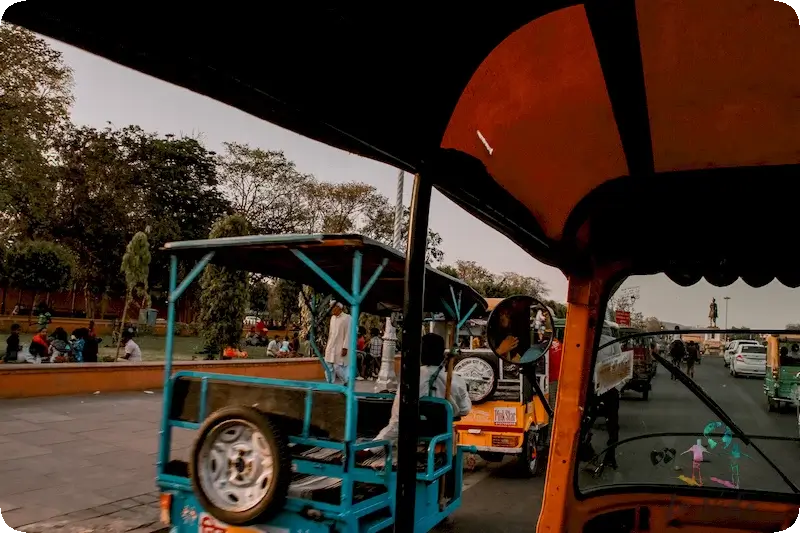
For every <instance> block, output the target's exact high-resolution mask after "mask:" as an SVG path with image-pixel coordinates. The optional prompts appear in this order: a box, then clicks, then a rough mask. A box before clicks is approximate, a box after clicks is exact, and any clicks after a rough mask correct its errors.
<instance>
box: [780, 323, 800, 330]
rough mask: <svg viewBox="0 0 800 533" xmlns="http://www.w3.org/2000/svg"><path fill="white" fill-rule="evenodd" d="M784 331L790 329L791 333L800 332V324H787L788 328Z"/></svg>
mask: <svg viewBox="0 0 800 533" xmlns="http://www.w3.org/2000/svg"><path fill="white" fill-rule="evenodd" d="M783 329H788V330H791V331H800V324H798V323H796V322H795V323H790V324H786V327H785V328H783Z"/></svg>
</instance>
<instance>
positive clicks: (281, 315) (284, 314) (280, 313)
mask: <svg viewBox="0 0 800 533" xmlns="http://www.w3.org/2000/svg"><path fill="white" fill-rule="evenodd" d="M271 289H272V290H271V291H270V303H271V304H272V305H271V306H270V311H271V315H272V318H273V319H274V320H275V321H276V322H278V323H279V324H281V325H283V326H286V327H287V328H288V327H289V324H290V323H291V322H292V321H293V320H297V319H299V316H300V306H299V300H298V295H299V293H300V285H298V284H297V283H295V282H293V281H289V280H285V279H277V280H275V282H274V283H273V284H272V287H271Z"/></svg>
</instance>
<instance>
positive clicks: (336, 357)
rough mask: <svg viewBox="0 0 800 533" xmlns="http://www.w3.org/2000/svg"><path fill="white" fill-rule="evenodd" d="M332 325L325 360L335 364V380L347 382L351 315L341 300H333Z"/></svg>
mask: <svg viewBox="0 0 800 533" xmlns="http://www.w3.org/2000/svg"><path fill="white" fill-rule="evenodd" d="M332 303H333V306H332V307H331V326H330V328H329V330H328V343H327V344H326V345H325V362H326V363H328V364H329V365H332V366H333V372H334V374H333V381H334V382H335V381H336V378H339V379H341V380H342V383H344V384H347V350H348V348H349V346H350V320H351V318H350V315H348V314H347V313H345V312H344V306H343V305H342V304H341V303H340V302H332Z"/></svg>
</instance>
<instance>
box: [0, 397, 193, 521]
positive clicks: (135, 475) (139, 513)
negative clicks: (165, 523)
mask: <svg viewBox="0 0 800 533" xmlns="http://www.w3.org/2000/svg"><path fill="white" fill-rule="evenodd" d="M160 409H161V394H160V393H158V392H157V393H155V394H146V393H144V392H141V393H126V394H105V395H92V396H81V397H59V398H37V399H26V400H3V401H2V402H0V510H2V513H3V518H4V519H5V521H6V523H7V524H8V525H10V526H11V527H15V528H17V529H20V526H23V527H22V528H21V530H22V531H25V532H26V533H36V532H38V531H51V530H54V529H56V528H58V529H59V530H60V531H62V532H65V533H66V532H68V531H71V530H73V528H70V527H68V526H69V525H78V524H79V525H80V526H81V529H80V531H82V532H89V531H98V532H99V531H115V532H116V531H120V532H123V531H137V532H139V531H142V532H144V531H152V530H158V529H160V526H159V524H158V523H157V522H158V502H157V498H158V493H157V492H155V491H156V486H155V480H154V473H155V460H156V452H157V447H158V441H157V438H158V427H157V426H158V421H159V417H160ZM176 433H177V434H176V435H175V438H174V447H175V449H176V450H179V451H181V452H182V451H183V450H186V449H188V446H189V445H190V442H189V438H190V437H191V435H183V434H182V433H184V432H176ZM90 526H94V528H92V527H90ZM101 526H102V527H101ZM75 531H78V530H75Z"/></svg>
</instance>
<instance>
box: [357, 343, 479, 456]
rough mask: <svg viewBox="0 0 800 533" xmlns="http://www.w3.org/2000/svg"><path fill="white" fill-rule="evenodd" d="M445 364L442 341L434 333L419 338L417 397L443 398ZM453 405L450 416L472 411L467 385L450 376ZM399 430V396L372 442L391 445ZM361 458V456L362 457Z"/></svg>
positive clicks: (456, 376)
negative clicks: (383, 441)
mask: <svg viewBox="0 0 800 533" xmlns="http://www.w3.org/2000/svg"><path fill="white" fill-rule="evenodd" d="M444 361H445V343H444V338H442V336H441V335H437V334H436V333H428V334H426V335H423V336H422V347H421V352H420V365H421V368H420V369H419V397H420V398H423V397H425V396H432V397H434V398H444V396H445V389H446V388H447V370H445V369H443V368H442V366H443V365H444ZM447 400H448V401H449V402H450V404H451V405H452V406H453V416H455V417H461V416H466V415H468V414H469V412H470V410H471V409H472V402H471V401H470V399H469V392H468V391H467V383H466V382H465V381H464V379H463V378H462V377H461V376H459V375H458V374H456V373H455V372H454V373H453V378H452V380H451V382H450V397H449V398H447ZM399 427H400V395H399V394H395V396H394V403H393V404H392V415H391V417H390V418H389V423H388V424H387V425H386V427H384V428H383V429H382V430H381V431H380V433H378V436H377V437H375V440H388V441H390V442H391V443H392V446H395V445H396V444H397V436H398V434H399ZM377 450H380V448H370V449H369V450H365V451H366V452H367V454H370V453H375V451H377ZM362 455H363V454H362Z"/></svg>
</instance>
